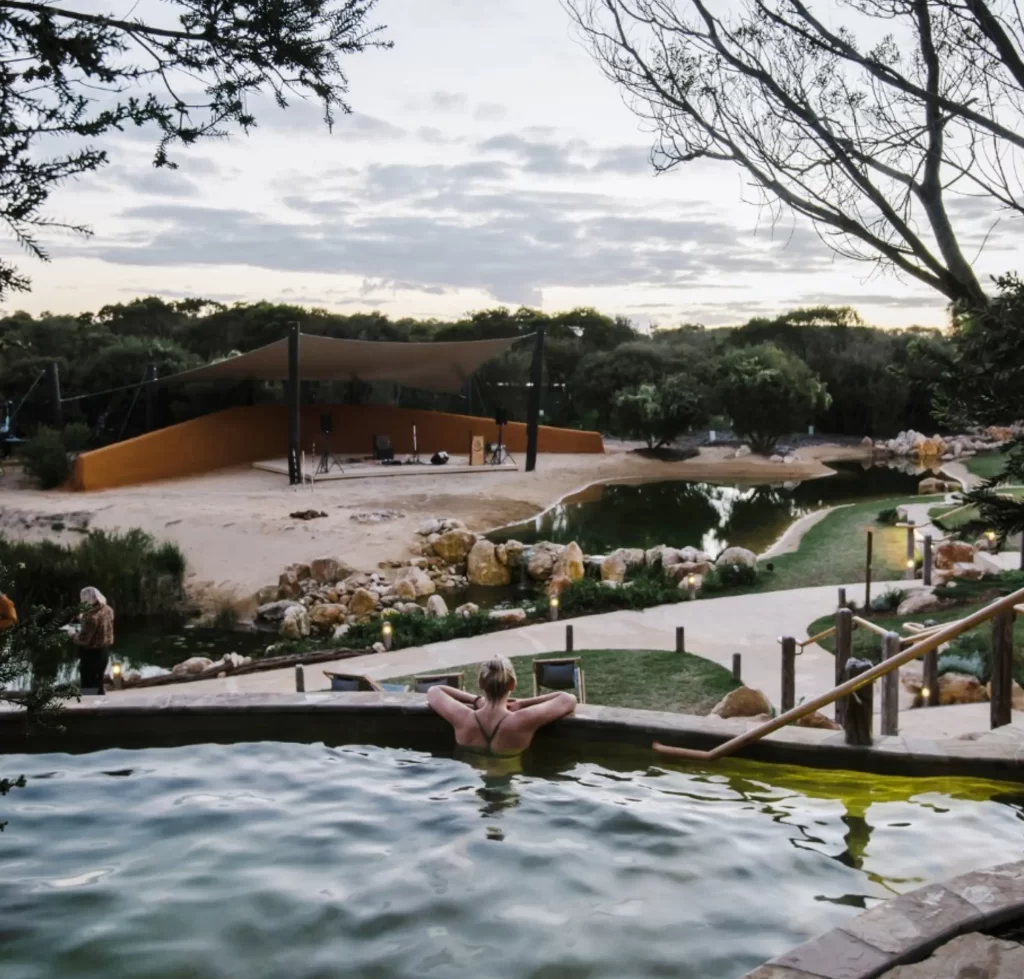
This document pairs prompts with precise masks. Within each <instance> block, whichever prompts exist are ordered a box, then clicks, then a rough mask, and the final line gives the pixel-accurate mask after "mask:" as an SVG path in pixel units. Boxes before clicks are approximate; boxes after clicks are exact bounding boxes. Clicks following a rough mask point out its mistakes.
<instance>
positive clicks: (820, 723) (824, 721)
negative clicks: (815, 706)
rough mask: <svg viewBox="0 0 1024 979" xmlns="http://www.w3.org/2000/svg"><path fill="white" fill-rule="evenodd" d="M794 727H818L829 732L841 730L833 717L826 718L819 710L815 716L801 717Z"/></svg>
mask: <svg viewBox="0 0 1024 979" xmlns="http://www.w3.org/2000/svg"><path fill="white" fill-rule="evenodd" d="M794 727H817V728H824V729H825V730H827V731H838V730H839V725H838V724H836V722H835V721H833V720H832V718H831V717H826V716H825V715H824V714H822V713H821V711H817V710H816V711H815V712H814V713H813V714H808V715H807V716H806V717H801V718H800V720H799V721H796V722H794Z"/></svg>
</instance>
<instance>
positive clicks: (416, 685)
mask: <svg viewBox="0 0 1024 979" xmlns="http://www.w3.org/2000/svg"><path fill="white" fill-rule="evenodd" d="M439 684H442V685H444V686H446V687H454V688H455V689H456V690H462V689H463V686H462V674H461V673H426V674H423V675H422V676H414V677H413V678H412V692H413V693H426V692H427V691H428V690H429V689H430V688H431V687H436V686H438V685H439Z"/></svg>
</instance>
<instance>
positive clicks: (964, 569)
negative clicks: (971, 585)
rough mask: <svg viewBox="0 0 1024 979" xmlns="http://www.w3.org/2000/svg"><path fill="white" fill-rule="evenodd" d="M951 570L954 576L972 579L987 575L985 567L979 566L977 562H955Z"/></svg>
mask: <svg viewBox="0 0 1024 979" xmlns="http://www.w3.org/2000/svg"><path fill="white" fill-rule="evenodd" d="M950 570H951V573H952V575H953V577H954V578H966V579H968V580H971V581H977V580H978V579H979V578H984V577H985V569H984V568H979V567H978V566H977V565H976V564H967V563H960V564H954V565H953V567H952V568H951V569H950Z"/></svg>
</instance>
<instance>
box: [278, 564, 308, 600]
mask: <svg viewBox="0 0 1024 979" xmlns="http://www.w3.org/2000/svg"><path fill="white" fill-rule="evenodd" d="M306 577H307V578H308V577H309V576H308V575H307V576H306ZM305 580H306V579H305V578H300V577H299V575H298V574H297V573H296V572H295V570H294V567H292V568H285V570H284V571H282V572H281V577H280V578H278V579H277V597H278V598H279V599H282V600H284V599H289V598H299V597H300V596H301V595H302V582H303V581H305Z"/></svg>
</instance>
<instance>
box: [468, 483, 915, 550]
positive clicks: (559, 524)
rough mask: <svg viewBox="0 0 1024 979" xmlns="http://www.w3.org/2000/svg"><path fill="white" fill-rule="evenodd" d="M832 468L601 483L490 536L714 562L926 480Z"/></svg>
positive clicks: (912, 489)
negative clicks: (753, 478) (750, 476)
mask: <svg viewBox="0 0 1024 979" xmlns="http://www.w3.org/2000/svg"><path fill="white" fill-rule="evenodd" d="M779 468H780V470H783V471H784V469H785V467H784V466H780V467H779ZM833 468H834V469H835V470H836V472H835V475H834V476H825V477H822V478H820V479H809V480H805V481H804V482H801V483H785V484H783V483H780V484H774V485H771V486H767V485H754V484H752V483H748V484H743V483H735V484H719V483H694V482H690V481H689V480H679V479H675V480H662V481H659V482H645V483H602V484H597V485H594V486H590V487H588V488H587V489H585V490H583V491H582V492H580V493H575V494H573V495H571V496H567V497H566V498H565V499H564V500H562V501H561V502H560V503H558V504H557V505H556V506H554V507H552V508H551V509H549V510H546V511H545V512H544V513H542V514H540V515H539V516H537V517H535V518H533V519H532V520H526V521H523V522H522V523H518V524H513V525H511V526H508V527H503V528H502V529H501V530H500V531H496V532H494V533H492V534H489V535H488V536H489V537H490V538H491V539H492V540H495V541H499V540H509V539H515V540H520V541H522V542H523V543H524V544H532V543H535V542H536V541H541V540H551V541H555V542H557V543H561V544H567V543H568V542H569V541H573V540H574V541H576V542H577V543H578V544H579V545H580V547H581V548H583V551H584V553H586V554H605V553H607V552H609V551H612V550H614V549H615V548H617V547H644V548H648V547H655V546H657V545H658V544H669V545H670V546H672V547H686V546H694V547H699V548H701V550H704V551H707V552H708V553H709V554H710V555H711V556H712V557H714V556H716V555H718V554H719V553H720V552H721V551H723V550H724V549H725V548H726V547H730V546H733V545H738V546H740V547H747V548H750V550H752V551H754V552H755V553H758V554H760V553H761V552H763V551H765V550H767V549H768V547H770V546H771V544H772V543H774V542H775V541H776V540H778V538H779V537H781V536H782V534H783V533H784V532H785V531H786V528H787V527H789V525H790V524H791V523H793V521H794V520H796V519H798V518H799V517H802V516H804V515H805V514H807V513H811V512H812V511H814V510H819V509H821V508H822V507H826V506H835V505H836V504H839V503H854V502H858V501H862V500H868V499H873V498H878V499H882V498H885V497H898V496H913V495H914V494H915V493H916V492H917V484H918V481H919V480H920V478H921V477H920V476H919V475H914V474H912V473H907V472H902V471H900V470H898V469H890V468H887V467H883V466H873V467H868V468H864V467H862V466H860V465H858V464H842V463H835V464H833Z"/></svg>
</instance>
